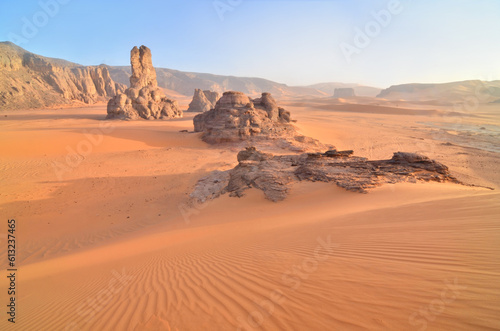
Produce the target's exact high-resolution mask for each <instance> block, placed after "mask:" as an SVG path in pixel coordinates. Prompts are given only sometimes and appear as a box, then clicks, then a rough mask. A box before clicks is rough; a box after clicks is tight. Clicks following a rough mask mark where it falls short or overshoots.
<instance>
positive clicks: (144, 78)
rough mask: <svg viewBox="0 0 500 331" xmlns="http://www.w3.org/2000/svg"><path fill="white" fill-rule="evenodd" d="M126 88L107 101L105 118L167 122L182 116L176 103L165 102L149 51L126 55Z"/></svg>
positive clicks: (167, 100) (143, 47)
mask: <svg viewBox="0 0 500 331" xmlns="http://www.w3.org/2000/svg"><path fill="white" fill-rule="evenodd" d="M130 64H131V66H132V76H131V77H130V88H128V89H127V90H126V91H125V92H124V93H123V94H119V95H117V96H115V97H114V98H112V99H111V100H109V102H108V116H107V118H108V119H112V118H114V119H126V120H135V119H139V118H143V119H149V120H151V119H171V118H177V117H182V110H180V109H179V106H178V104H177V101H174V100H171V99H168V98H167V97H166V96H165V93H163V91H162V89H161V88H159V87H158V83H157V81H156V72H155V69H154V67H153V61H152V58H151V50H150V49H149V48H147V47H146V46H141V47H140V48H137V47H134V48H133V49H132V51H131V52H130Z"/></svg>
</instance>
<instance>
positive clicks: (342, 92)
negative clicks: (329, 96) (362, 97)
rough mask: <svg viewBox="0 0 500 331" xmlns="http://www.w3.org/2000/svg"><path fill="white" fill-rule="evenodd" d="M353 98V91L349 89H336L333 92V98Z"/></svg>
mask: <svg viewBox="0 0 500 331" xmlns="http://www.w3.org/2000/svg"><path fill="white" fill-rule="evenodd" d="M355 96H356V94H355V93H354V89H353V88H350V87H346V88H336V89H335V91H334V92H333V97H334V98H350V97H355Z"/></svg>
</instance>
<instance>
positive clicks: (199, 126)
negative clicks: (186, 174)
mask: <svg viewBox="0 0 500 331" xmlns="http://www.w3.org/2000/svg"><path fill="white" fill-rule="evenodd" d="M291 121H292V120H291V116H290V112H288V111H286V110H285V109H283V108H280V107H278V106H277V104H276V101H275V100H274V99H273V97H272V96H271V94H269V93H262V97H260V98H257V99H254V100H251V99H250V98H249V97H248V96H246V95H245V94H244V93H241V92H234V91H231V92H225V93H224V94H223V96H222V97H221V98H220V99H219V101H217V104H216V105H215V108H214V109H212V110H210V111H207V112H204V113H202V114H199V115H196V116H195V117H194V119H193V123H194V130H195V132H203V135H202V139H203V140H204V141H205V142H207V143H210V144H220V143H233V144H234V143H236V144H237V143H242V142H243V143H246V145H248V144H251V145H257V146H259V148H263V147H265V146H266V145H267V146H271V145H272V146H274V147H276V148H284V149H290V150H295V151H305V150H311V149H312V150H324V149H325V148H327V147H325V145H323V144H321V143H320V142H319V141H317V140H315V139H312V138H309V137H305V136H302V135H300V134H298V133H297V131H296V129H295V127H294V126H293V125H292V124H291V123H290V122H291Z"/></svg>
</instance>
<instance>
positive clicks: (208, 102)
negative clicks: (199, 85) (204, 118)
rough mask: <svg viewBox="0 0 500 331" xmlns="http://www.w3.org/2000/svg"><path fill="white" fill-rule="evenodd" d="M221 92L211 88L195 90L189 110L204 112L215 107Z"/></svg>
mask: <svg viewBox="0 0 500 331" xmlns="http://www.w3.org/2000/svg"><path fill="white" fill-rule="evenodd" d="M219 98H220V96H219V93H217V92H212V91H209V90H205V91H202V90H200V89H196V90H194V95H193V100H192V101H191V103H190V104H189V109H188V112H197V113H203V112H206V111H209V110H210V109H213V108H215V104H216V103H217V101H219Z"/></svg>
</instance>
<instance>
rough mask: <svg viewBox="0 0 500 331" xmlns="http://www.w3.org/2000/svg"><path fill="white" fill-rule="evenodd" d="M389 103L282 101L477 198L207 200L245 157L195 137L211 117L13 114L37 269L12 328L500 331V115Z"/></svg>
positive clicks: (4, 210)
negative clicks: (405, 155)
mask: <svg viewBox="0 0 500 331" xmlns="http://www.w3.org/2000/svg"><path fill="white" fill-rule="evenodd" d="M188 102H189V100H181V105H183V106H184V107H186V105H187V103H188ZM374 102H375V101H371V100H367V99H363V98H359V99H352V100H334V99H329V98H324V99H316V100H315V99H307V98H304V99H293V100H292V99H290V100H281V101H279V104H280V105H283V106H284V107H285V108H286V109H287V110H290V111H291V112H292V116H293V117H294V118H295V119H297V123H296V125H297V126H298V128H299V129H300V131H301V132H302V133H303V134H305V135H308V136H311V137H314V138H317V139H319V140H321V141H322V142H324V143H330V144H333V145H335V146H337V148H339V149H353V150H354V151H355V155H358V156H365V157H369V158H370V159H383V158H390V157H391V156H392V153H393V152H396V151H406V152H419V153H422V154H424V155H427V156H429V157H431V158H433V159H436V160H438V161H440V162H442V163H444V164H446V165H448V166H449V168H450V170H451V171H452V173H453V174H454V175H455V176H456V177H457V178H459V179H460V180H462V181H463V182H465V183H467V184H474V185H476V186H463V185H456V184H440V183H419V184H409V183H403V184H396V185H385V186H382V187H380V188H378V189H375V190H373V191H371V192H370V193H369V194H358V193H352V192H347V191H344V190H343V189H341V188H338V187H335V186H334V185H331V184H322V183H303V184H300V185H296V186H295V187H294V188H293V190H292V193H291V195H290V196H289V198H287V199H286V200H285V201H283V202H279V203H273V202H270V201H268V200H265V199H264V197H263V194H262V192H260V191H257V190H250V193H249V194H247V195H246V196H245V197H243V198H231V197H228V196H223V197H221V198H219V199H216V200H214V201H211V202H209V203H206V204H203V205H198V204H193V203H190V202H189V193H190V192H191V190H192V188H193V186H194V185H195V183H196V182H197V180H198V179H200V178H201V177H203V176H204V175H206V174H208V173H209V172H210V171H212V170H216V169H218V170H225V169H230V168H232V167H234V166H235V165H236V164H237V161H236V154H237V152H238V149H227V148H220V147H217V146H210V145H207V144H206V143H204V142H202V141H201V139H200V135H199V134H197V133H192V132H187V133H186V132H180V131H182V130H188V131H192V130H193V125H192V118H193V116H194V114H190V113H185V117H184V118H182V119H176V120H171V121H136V122H121V121H103V118H104V117H105V112H106V111H105V106H104V105H97V106H92V107H83V108H78V107H76V108H70V109H48V110H35V111H33V110H30V111H12V112H3V113H2V117H1V118H0V155H1V159H0V176H1V183H2V190H1V192H0V208H1V214H2V218H3V219H4V221H6V220H7V219H8V218H15V219H16V221H17V231H16V238H17V245H18V247H17V265H18V268H19V270H18V279H17V281H18V283H17V286H18V296H17V297H18V302H17V319H16V324H15V325H12V324H11V323H7V321H6V318H5V315H6V314H5V312H2V315H3V317H2V319H1V321H0V329H2V330H179V331H181V330H238V329H239V330H498V329H500V317H499V316H500V282H499V281H498V280H499V278H500V245H499V243H500V223H499V222H500V217H499V215H500V194H499V193H498V192H499V191H498V190H499V188H500V171H499V170H498V169H499V168H498V164H499V162H500V150H498V146H499V144H498V142H499V140H500V139H499V137H500V135H499V134H500V132H499V131H498V128H499V125H500V123H499V120H498V119H499V117H498V112H499V109H498V106H493V105H482V106H480V107H479V108H477V109H475V110H474V111H468V112H465V111H464V112H458V113H457V112H456V110H454V109H452V108H451V107H445V106H438V105H432V104H431V105H429V104H418V103H411V104H410V103H404V102H398V103H397V104H395V103H394V102H381V101H377V104H374ZM2 227H3V228H2V229H1V230H0V234H1V235H2V237H1V238H0V240H1V242H2V245H4V244H5V241H6V233H7V224H6V222H4V223H3V225H2ZM1 254H2V255H1V256H0V261H1V269H2V270H3V272H4V273H5V269H6V268H7V264H6V261H7V259H6V251H5V250H2V252H1ZM4 273H2V274H4ZM6 292H7V282H5V281H2V282H0V293H2V299H3V298H5V296H4V294H5V293H6ZM1 304H2V307H5V304H6V303H5V304H4V302H2V303H1ZM2 310H5V308H3V309H2Z"/></svg>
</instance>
